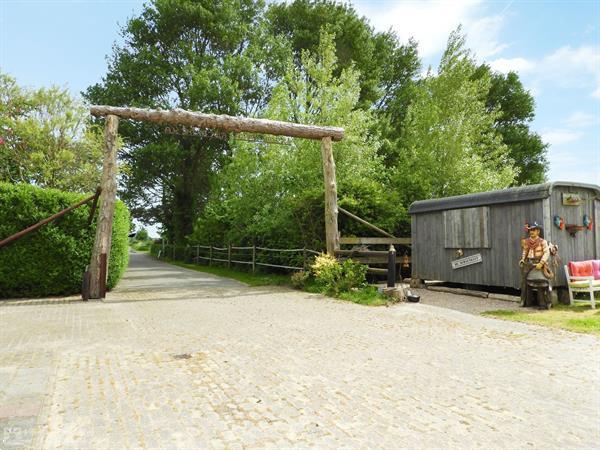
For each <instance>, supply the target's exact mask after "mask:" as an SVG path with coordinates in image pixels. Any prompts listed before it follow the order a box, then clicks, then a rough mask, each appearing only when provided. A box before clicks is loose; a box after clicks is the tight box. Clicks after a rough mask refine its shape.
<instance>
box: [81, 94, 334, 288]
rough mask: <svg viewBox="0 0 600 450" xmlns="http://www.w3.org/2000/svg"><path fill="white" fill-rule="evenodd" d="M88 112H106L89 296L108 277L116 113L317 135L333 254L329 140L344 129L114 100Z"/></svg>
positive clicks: (125, 116) (240, 129) (169, 122)
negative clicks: (135, 105)
mask: <svg viewBox="0 0 600 450" xmlns="http://www.w3.org/2000/svg"><path fill="white" fill-rule="evenodd" d="M90 112H91V114H92V115H93V116H96V117H103V116H104V117H106V124H105V138H104V163H103V170H102V186H101V187H102V194H101V198H100V209H99V216H98V225H97V228H96V238H95V241H94V247H93V250H92V258H91V262H90V292H89V296H90V298H104V297H105V295H106V292H105V291H106V277H107V274H108V267H107V265H108V261H109V259H110V245H111V235H112V224H113V217H114V211H115V202H116V196H117V140H118V139H117V136H118V128H119V118H121V119H132V120H140V121H146V122H154V123H161V124H165V125H183V126H191V127H200V128H208V129H215V130H221V131H224V132H233V133H242V132H245V133H260V134H268V135H274V136H287V137H295V138H303V139H314V140H320V141H321V154H322V158H323V179H324V184H325V237H326V242H327V253H328V254H330V255H335V254H336V252H337V251H339V249H340V236H339V232H338V206H337V182H336V177H335V160H334V158H333V149H332V141H341V140H342V139H343V138H344V129H343V128H338V127H324V126H315V125H302V124H297V123H290V122H280V121H275V120H267V119H252V118H247V117H233V116H226V115H215V114H204V113H199V112H192V111H185V110H182V109H174V110H154V109H143V108H126V107H114V106H92V107H91V108H90Z"/></svg>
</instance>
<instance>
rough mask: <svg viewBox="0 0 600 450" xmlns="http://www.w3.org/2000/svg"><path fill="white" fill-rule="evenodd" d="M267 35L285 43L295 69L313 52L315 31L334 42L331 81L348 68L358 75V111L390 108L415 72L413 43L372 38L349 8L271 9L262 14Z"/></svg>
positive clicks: (307, 4) (325, 2) (310, 1)
mask: <svg viewBox="0 0 600 450" xmlns="http://www.w3.org/2000/svg"><path fill="white" fill-rule="evenodd" d="M267 18H268V23H269V27H270V30H271V33H273V34H274V35H275V36H283V37H284V38H286V39H287V40H288V41H289V43H290V45H291V49H292V51H293V54H294V59H295V61H296V63H297V64H301V59H302V52H303V51H310V52H316V51H317V50H318V47H319V37H320V33H321V30H326V31H327V32H329V33H331V34H332V35H333V36H335V51H336V56H337V59H338V63H337V68H336V75H339V74H340V73H341V71H342V70H344V69H347V68H349V67H355V69H356V70H357V71H358V73H359V84H360V102H359V104H358V105H359V106H361V107H363V108H364V107H366V108H369V107H371V106H372V105H373V104H375V103H377V104H378V105H379V106H382V105H384V104H387V103H388V102H391V101H392V99H393V97H394V96H395V95H396V94H397V92H398V90H399V89H401V88H402V87H403V86H404V85H405V84H406V83H407V82H408V80H410V79H411V78H412V77H414V76H415V75H416V74H417V73H418V69H419V66H420V63H419V59H418V56H417V52H416V43H415V42H412V41H410V42H409V43H408V44H407V45H401V44H400V43H399V41H398V39H397V37H396V36H395V35H394V34H393V33H391V32H385V33H377V32H375V31H374V29H373V27H372V26H371V25H370V24H369V22H368V20H367V19H366V18H365V17H360V16H359V15H358V14H357V12H356V10H355V9H354V8H353V7H352V6H351V5H349V4H344V3H339V2H336V1H332V0H295V1H293V2H291V3H272V4H271V5H269V8H268V10H267Z"/></svg>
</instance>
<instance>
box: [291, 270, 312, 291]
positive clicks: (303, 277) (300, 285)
mask: <svg viewBox="0 0 600 450" xmlns="http://www.w3.org/2000/svg"><path fill="white" fill-rule="evenodd" d="M309 278H310V272H305V271H304V270H300V271H298V272H294V273H293V274H292V276H291V277H290V282H291V283H292V287H294V288H296V289H304V286H306V282H307V281H308V279H309Z"/></svg>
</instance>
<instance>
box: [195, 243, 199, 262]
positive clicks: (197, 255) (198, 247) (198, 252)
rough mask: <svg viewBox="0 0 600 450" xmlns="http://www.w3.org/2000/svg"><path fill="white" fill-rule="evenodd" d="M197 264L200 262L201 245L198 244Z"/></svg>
mask: <svg viewBox="0 0 600 450" xmlns="http://www.w3.org/2000/svg"><path fill="white" fill-rule="evenodd" d="M196 264H200V246H199V245H196Z"/></svg>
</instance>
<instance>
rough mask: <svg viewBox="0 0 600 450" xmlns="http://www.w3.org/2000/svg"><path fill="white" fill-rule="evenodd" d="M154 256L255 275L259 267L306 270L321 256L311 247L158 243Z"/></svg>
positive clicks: (155, 246)
mask: <svg viewBox="0 0 600 450" xmlns="http://www.w3.org/2000/svg"><path fill="white" fill-rule="evenodd" d="M153 253H154V254H156V255H157V256H158V257H159V258H165V257H166V258H170V259H173V260H180V261H185V262H189V263H196V264H200V263H202V262H204V263H205V264H207V265H209V266H212V265H213V264H215V263H220V264H222V265H226V266H227V267H228V268H231V265H232V264H239V265H245V266H251V267H252V272H253V273H255V272H256V270H257V268H259V267H271V268H276V269H285V270H304V269H306V268H308V267H309V266H310V263H311V262H312V259H313V258H314V256H315V255H318V254H320V253H321V252H317V251H315V250H310V249H307V248H267V247H259V246H256V245H253V246H245V247H236V246H233V245H228V246H227V247H214V246H212V245H188V246H176V245H164V246H161V245H160V244H155V245H154V246H153Z"/></svg>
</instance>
